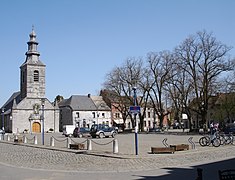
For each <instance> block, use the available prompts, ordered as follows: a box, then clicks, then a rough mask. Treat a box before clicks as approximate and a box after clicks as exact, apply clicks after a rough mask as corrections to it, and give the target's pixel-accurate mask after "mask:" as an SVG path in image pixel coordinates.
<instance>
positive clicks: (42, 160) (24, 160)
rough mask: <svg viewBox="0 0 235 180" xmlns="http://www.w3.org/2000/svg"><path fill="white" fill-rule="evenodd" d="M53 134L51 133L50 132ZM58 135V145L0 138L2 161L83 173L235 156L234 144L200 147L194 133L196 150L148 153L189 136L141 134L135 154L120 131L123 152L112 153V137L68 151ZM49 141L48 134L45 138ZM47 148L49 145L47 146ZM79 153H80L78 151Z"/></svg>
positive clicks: (131, 142)
mask: <svg viewBox="0 0 235 180" xmlns="http://www.w3.org/2000/svg"><path fill="white" fill-rule="evenodd" d="M50 136H52V135H50ZM53 136H56V138H57V139H58V140H61V141H60V142H58V143H56V142H55V144H56V146H57V147H55V148H51V147H49V146H48V145H45V146H41V145H32V146H27V145H25V144H17V143H13V142H10V143H9V142H6V141H0V163H4V164H8V165H11V166H16V167H24V168H33V169H46V170H59V171H66V172H68V171H71V172H73V171H80V172H127V171H141V170H143V169H144V170H154V169H159V168H165V167H178V166H185V165H190V164H191V163H203V162H211V161H216V160H223V159H229V158H234V157H235V151H234V150H235V146H232V145H227V146H221V147H218V148H214V147H204V148H202V147H200V146H199V145H198V144H197V143H196V142H197V140H198V138H199V137H200V136H194V139H195V140H194V141H195V143H196V149H190V150H188V151H179V152H176V153H174V154H149V151H150V147H151V146H163V145H162V142H161V140H162V139H163V138H167V139H168V140H169V141H168V143H169V144H177V143H187V139H188V138H189V137H190V136H188V135H166V134H164V135H163V134H140V135H139V149H140V152H139V155H138V156H136V155H135V153H134V149H135V147H134V140H133V137H134V136H133V134H120V135H118V136H117V137H116V138H117V139H118V144H119V149H120V152H119V153H118V154H112V144H110V143H109V142H111V141H112V139H111V138H107V139H102V140H101V139H93V140H94V141H96V143H100V144H107V145H108V147H102V148H101V147H99V145H98V144H94V145H93V148H94V150H93V151H91V152H89V153H83V151H77V150H69V149H66V148H65V147H62V144H63V143H64V141H63V138H64V137H62V136H61V135H59V134H58V135H53ZM46 139H47V140H46V141H47V142H48V139H49V138H48V137H47V138H46ZM83 140H84V139H83V138H82V139H73V140H72V141H83ZM44 147H46V148H44ZM79 152H80V153H79Z"/></svg>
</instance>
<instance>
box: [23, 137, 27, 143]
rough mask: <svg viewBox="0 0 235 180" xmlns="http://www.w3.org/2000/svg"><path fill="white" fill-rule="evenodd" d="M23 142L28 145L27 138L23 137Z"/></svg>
mask: <svg viewBox="0 0 235 180" xmlns="http://www.w3.org/2000/svg"><path fill="white" fill-rule="evenodd" d="M23 142H24V143H25V144H27V137H26V136H23Z"/></svg>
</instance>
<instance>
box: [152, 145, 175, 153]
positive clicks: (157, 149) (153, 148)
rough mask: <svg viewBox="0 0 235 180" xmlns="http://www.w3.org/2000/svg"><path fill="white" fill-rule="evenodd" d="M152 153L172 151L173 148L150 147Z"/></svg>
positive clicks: (173, 150)
mask: <svg viewBox="0 0 235 180" xmlns="http://www.w3.org/2000/svg"><path fill="white" fill-rule="evenodd" d="M151 152H152V154H159V153H174V152H175V149H174V148H173V147H151Z"/></svg>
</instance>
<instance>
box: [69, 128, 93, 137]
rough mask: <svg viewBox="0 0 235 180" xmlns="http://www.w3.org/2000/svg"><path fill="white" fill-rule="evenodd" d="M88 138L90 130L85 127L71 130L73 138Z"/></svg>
mask: <svg viewBox="0 0 235 180" xmlns="http://www.w3.org/2000/svg"><path fill="white" fill-rule="evenodd" d="M87 136H90V129H89V128H86V127H76V128H75V129H74V130H73V137H79V138H81V137H87Z"/></svg>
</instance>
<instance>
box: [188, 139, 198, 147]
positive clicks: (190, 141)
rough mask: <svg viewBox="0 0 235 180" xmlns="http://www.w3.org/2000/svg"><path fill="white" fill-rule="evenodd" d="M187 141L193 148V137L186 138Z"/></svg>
mask: <svg viewBox="0 0 235 180" xmlns="http://www.w3.org/2000/svg"><path fill="white" fill-rule="evenodd" d="M188 142H189V143H190V144H191V146H192V149H195V147H196V146H195V143H194V142H193V137H190V138H189V139H188Z"/></svg>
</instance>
